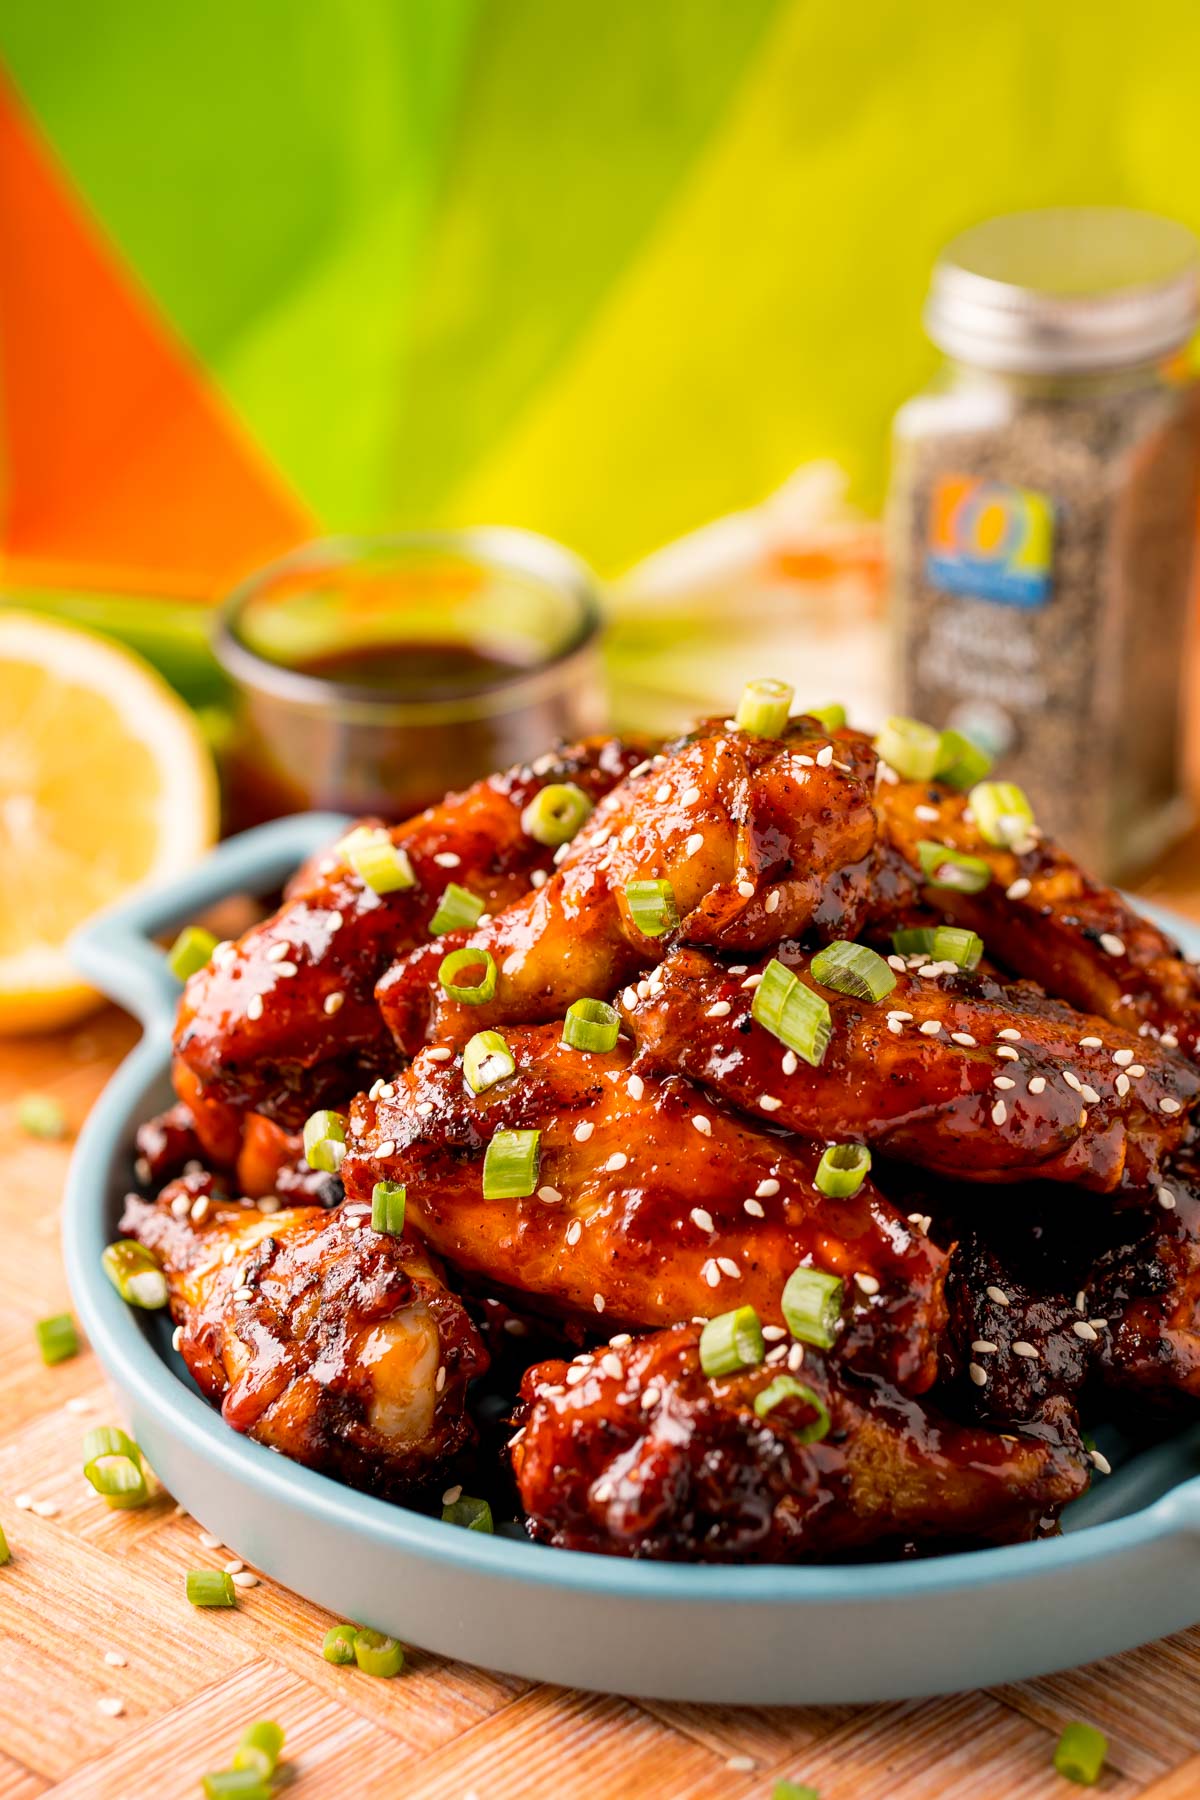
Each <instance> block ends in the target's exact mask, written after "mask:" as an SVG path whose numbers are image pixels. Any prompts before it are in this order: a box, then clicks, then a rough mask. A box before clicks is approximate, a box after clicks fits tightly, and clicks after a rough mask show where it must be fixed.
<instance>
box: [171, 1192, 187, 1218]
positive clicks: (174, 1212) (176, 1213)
mask: <svg viewBox="0 0 1200 1800" xmlns="http://www.w3.org/2000/svg"><path fill="white" fill-rule="evenodd" d="M191 1204H192V1203H191V1201H190V1200H189V1199H188V1197H187V1195H186V1194H176V1196H175V1198H174V1199H173V1200H172V1202H171V1216H172V1217H173V1218H176V1219H186V1218H187V1216H188V1209H189V1208H190V1206H191Z"/></svg>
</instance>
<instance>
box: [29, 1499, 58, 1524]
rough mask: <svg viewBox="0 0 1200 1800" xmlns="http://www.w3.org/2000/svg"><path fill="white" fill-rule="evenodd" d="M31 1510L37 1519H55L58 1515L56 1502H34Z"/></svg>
mask: <svg viewBox="0 0 1200 1800" xmlns="http://www.w3.org/2000/svg"><path fill="white" fill-rule="evenodd" d="M32 1510H33V1511H34V1512H35V1513H36V1514H37V1516H38V1518H39V1519H57V1517H58V1514H59V1506H58V1502H57V1500H35V1501H34V1503H33V1508H32Z"/></svg>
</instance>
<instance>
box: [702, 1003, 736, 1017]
mask: <svg viewBox="0 0 1200 1800" xmlns="http://www.w3.org/2000/svg"><path fill="white" fill-rule="evenodd" d="M732 1011H733V1008H732V1007H731V1006H730V1004H729V1002H728V1000H714V1001H713V1003H712V1005H711V1006H710V1007H709V1009H708V1011H707V1012H706V1013H705V1015H704V1016H705V1018H706V1019H723V1018H724V1017H725V1016H726V1014H727V1013H730V1012H732Z"/></svg>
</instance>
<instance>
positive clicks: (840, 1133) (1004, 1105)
mask: <svg viewBox="0 0 1200 1800" xmlns="http://www.w3.org/2000/svg"><path fill="white" fill-rule="evenodd" d="M779 955H780V960H782V961H783V962H785V963H786V965H787V966H788V967H789V968H790V969H793V970H794V971H795V972H796V974H797V975H798V976H799V978H800V979H801V981H803V982H804V983H805V985H807V986H808V987H810V988H812V989H814V990H815V991H817V992H819V993H820V994H821V995H822V997H823V998H824V999H825V1000H826V1001H827V1002H828V1004H829V1007H830V1011H831V1013H832V1018H833V1031H832V1036H831V1038H830V1042H829V1047H828V1049H827V1051H826V1053H825V1057H824V1060H823V1062H822V1063H821V1065H820V1067H819V1068H813V1067H811V1066H810V1065H809V1064H808V1063H807V1062H803V1061H800V1060H799V1059H798V1058H797V1057H796V1056H795V1055H790V1054H787V1053H785V1051H784V1049H783V1047H782V1046H781V1044H780V1043H779V1041H778V1039H777V1038H775V1037H774V1036H772V1034H771V1033H770V1032H769V1031H767V1030H766V1029H765V1027H763V1026H762V1025H759V1024H758V1023H757V1022H756V1021H754V1020H753V1019H752V1017H751V1006H752V1001H753V994H752V988H753V986H754V985H755V976H754V975H753V974H750V975H748V974H747V973H746V967H745V965H736V964H735V965H733V966H732V967H727V966H725V965H724V964H722V963H720V962H719V961H718V960H717V959H716V958H715V957H712V956H709V955H706V954H705V953H704V952H702V951H698V950H678V951H676V953H675V954H674V955H673V956H672V957H670V958H669V960H668V961H667V962H665V963H663V964H662V965H661V966H660V967H659V969H658V970H657V971H656V972H655V975H654V977H653V979H652V980H650V981H649V982H648V983H645V984H643V986H642V987H641V988H638V989H633V988H627V989H626V990H625V993H624V995H623V996H622V1006H623V1009H624V1013H625V1017H626V1020H627V1022H628V1024H629V1025H630V1027H631V1029H632V1031H633V1032H634V1035H635V1037H636V1038H637V1042H638V1049H639V1058H638V1068H639V1069H640V1070H646V1071H649V1072H653V1073H661V1072H663V1071H665V1070H670V1069H677V1070H681V1071H682V1072H683V1073H684V1074H687V1075H689V1076H691V1077H692V1079H693V1080H695V1081H699V1082H702V1083H703V1084H704V1085H705V1086H707V1087H709V1088H711V1089H712V1090H713V1091H714V1092H716V1093H719V1094H721V1095H722V1096H723V1097H724V1098H725V1099H727V1100H729V1101H730V1102H731V1103H732V1104H734V1105H737V1106H741V1107H743V1108H745V1110H746V1111H747V1112H751V1113H760V1114H762V1115H765V1116H766V1117H767V1118H769V1119H772V1120H774V1121H775V1122H776V1123H778V1124H780V1125H785V1126H788V1127H789V1128H790V1129H791V1130H793V1131H797V1132H801V1133H803V1134H804V1135H805V1136H807V1137H810V1138H815V1139H820V1140H829V1139H851V1140H855V1141H859V1142H866V1143H868V1144H871V1145H874V1146H877V1147H879V1148H880V1149H883V1150H886V1151H887V1152H888V1153H889V1154H891V1155H893V1156H896V1157H900V1158H902V1159H903V1160H905V1161H911V1162H916V1163H919V1164H921V1165H922V1166H923V1167H925V1168H928V1169H932V1170H937V1171H942V1172H944V1173H947V1174H952V1175H959V1176H962V1177H964V1178H965V1179H967V1180H970V1181H1013V1180H1015V1179H1017V1178H1018V1177H1020V1176H1022V1175H1028V1176H1036V1177H1042V1178H1046V1179H1051V1180H1055V1181H1065V1182H1073V1183H1077V1184H1078V1185H1080V1186H1083V1187H1087V1188H1093V1189H1097V1190H1101V1191H1106V1190H1109V1189H1112V1188H1115V1187H1116V1186H1117V1185H1118V1184H1119V1183H1120V1182H1122V1181H1127V1182H1132V1183H1143V1184H1144V1183H1147V1182H1150V1181H1153V1180H1154V1178H1155V1171H1156V1169H1157V1167H1158V1165H1159V1163H1160V1161H1161V1160H1162V1159H1163V1158H1164V1157H1165V1156H1167V1155H1168V1154H1169V1153H1170V1152H1171V1151H1172V1150H1173V1149H1174V1148H1175V1147H1176V1146H1177V1145H1178V1144H1179V1143H1180V1141H1181V1140H1182V1139H1183V1137H1184V1136H1185V1134H1186V1133H1187V1132H1188V1131H1189V1130H1190V1125H1189V1120H1188V1109H1189V1107H1190V1106H1191V1105H1192V1103H1193V1101H1194V1099H1195V1097H1196V1094H1197V1092H1198V1091H1200V1078H1198V1077H1197V1074H1196V1071H1195V1070H1194V1069H1193V1068H1192V1067H1191V1066H1190V1065H1189V1064H1187V1063H1186V1062H1184V1061H1183V1060H1182V1059H1181V1058H1180V1057H1177V1056H1172V1055H1171V1054H1170V1053H1169V1052H1167V1051H1164V1050H1162V1049H1161V1048H1160V1047H1159V1046H1158V1045H1156V1044H1152V1043H1150V1042H1148V1041H1147V1040H1145V1039H1140V1038H1137V1037H1135V1036H1131V1035H1130V1034H1129V1033H1128V1032H1125V1031H1121V1030H1120V1029H1119V1028H1117V1027H1116V1026H1113V1025H1110V1024H1108V1023H1106V1022H1104V1021H1102V1020H1099V1019H1089V1018H1087V1017H1085V1016H1084V1015H1082V1014H1080V1013H1076V1012H1073V1011H1072V1010H1071V1008H1070V1007H1068V1006H1065V1005H1064V1004H1062V1003H1061V1002H1060V1001H1056V1000H1050V999H1047V998H1046V996H1045V995H1043V994H1042V993H1041V992H1040V991H1039V990H1038V989H1037V988H1035V987H1033V986H1032V985H1030V984H1028V983H1026V984H1017V985H1013V986H1008V987H1005V986H1003V985H1002V984H1001V983H999V982H997V981H995V980H993V979H992V978H990V977H988V976H983V975H980V974H978V973H977V972H976V973H974V974H967V973H964V972H962V971H957V970H956V971H955V972H954V974H953V975H948V974H944V973H940V974H933V975H922V974H919V973H918V972H916V971H910V970H905V971H903V972H898V973H897V975H896V986H895V988H894V989H893V991H892V992H891V993H890V994H889V995H888V996H887V997H886V998H885V999H884V1000H882V1001H879V1002H878V1003H876V1004H871V1003H870V1002H869V1001H862V1000H855V999H851V998H849V997H847V996H846V995H843V994H838V993H835V992H833V991H832V990H831V989H826V988H821V987H820V986H819V984H818V983H817V982H816V981H814V980H813V978H812V976H811V973H810V971H809V961H810V959H809V957H808V956H807V955H806V954H805V953H803V952H801V951H800V950H798V949H797V948H796V946H795V945H794V944H785V945H781V946H780V951H779ZM932 966H933V967H935V968H937V967H940V965H932ZM1135 1059H1138V1060H1135Z"/></svg>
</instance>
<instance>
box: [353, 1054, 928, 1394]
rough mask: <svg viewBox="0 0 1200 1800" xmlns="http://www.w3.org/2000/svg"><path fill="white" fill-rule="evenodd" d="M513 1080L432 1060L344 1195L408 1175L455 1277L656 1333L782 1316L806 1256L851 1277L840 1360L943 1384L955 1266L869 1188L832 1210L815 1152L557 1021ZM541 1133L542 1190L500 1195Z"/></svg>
mask: <svg viewBox="0 0 1200 1800" xmlns="http://www.w3.org/2000/svg"><path fill="white" fill-rule="evenodd" d="M505 1035H506V1042H507V1044H508V1048H509V1051H510V1054H511V1055H512V1057H513V1058H514V1061H515V1063H516V1069H515V1072H514V1073H513V1074H512V1075H511V1076H510V1077H509V1078H508V1079H507V1080H505V1081H502V1082H500V1083H498V1084H497V1085H496V1086H494V1087H492V1088H489V1089H488V1090H487V1091H486V1092H485V1093H483V1094H481V1095H479V1096H476V1095H474V1094H473V1093H472V1092H471V1090H470V1088H469V1087H468V1086H467V1084H466V1083H465V1081H464V1079H463V1073H462V1068H461V1064H460V1062H459V1061H458V1059H452V1058H451V1057H450V1055H449V1052H448V1051H447V1050H446V1048H445V1047H444V1046H443V1047H438V1048H434V1049H432V1050H426V1051H425V1052H423V1054H422V1055H421V1056H419V1057H418V1058H417V1059H416V1061H415V1062H414V1063H413V1064H412V1065H411V1066H410V1067H409V1068H408V1069H407V1070H406V1071H405V1072H404V1073H403V1074H402V1075H399V1076H396V1077H395V1078H394V1080H393V1081H391V1082H388V1083H386V1084H384V1085H383V1087H382V1089H379V1088H378V1087H377V1089H376V1091H375V1096H374V1097H371V1096H364V1097H360V1098H359V1099H358V1100H356V1101H355V1103H354V1108H353V1112H352V1122H351V1132H350V1142H351V1149H350V1151H349V1153H348V1155H347V1156H346V1159H345V1161H344V1163H343V1164H342V1179H343V1181H344V1182H345V1185H346V1192H347V1193H348V1194H350V1195H352V1196H357V1197H360V1198H366V1197H367V1196H369V1195H370V1193H371V1189H372V1187H373V1185H374V1183H375V1182H376V1181H380V1180H388V1181H394V1182H403V1183H405V1184H406V1186H407V1191H408V1217H409V1219H410V1220H411V1222H412V1223H413V1225H414V1226H415V1228H416V1229H417V1230H418V1231H419V1232H420V1233H421V1236H422V1237H423V1238H424V1240H425V1241H426V1243H428V1244H429V1245H430V1246H431V1247H432V1248H433V1249H434V1250H436V1251H437V1252H438V1254H439V1255H441V1256H444V1257H445V1259H446V1261H447V1262H448V1263H450V1264H451V1265H452V1266H453V1267H454V1268H455V1269H458V1270H462V1271H465V1272H468V1273H470V1274H472V1275H474V1276H477V1277H483V1278H486V1279H487V1280H488V1281H489V1282H496V1283H500V1284H501V1285H502V1286H504V1287H505V1288H507V1289H508V1290H510V1291H511V1292H515V1293H522V1294H526V1295H530V1296H533V1297H536V1298H537V1299H538V1300H539V1301H541V1302H542V1303H544V1304H545V1305H547V1306H548V1307H550V1308H551V1309H553V1310H560V1311H562V1310H565V1311H568V1312H571V1311H574V1312H575V1313H577V1314H579V1315H582V1316H584V1317H588V1318H591V1319H593V1320H594V1319H595V1316H596V1313H598V1312H601V1313H603V1315H604V1318H605V1321H606V1323H607V1322H609V1321H612V1320H617V1321H620V1322H621V1323H623V1324H628V1325H635V1326H641V1327H651V1326H657V1325H663V1324H673V1323H675V1321H677V1320H678V1319H681V1318H687V1317H691V1316H695V1315H700V1316H708V1315H709V1314H711V1313H717V1312H721V1311H723V1310H725V1309H726V1308H727V1307H730V1306H734V1305H752V1306H754V1307H756V1308H757V1309H758V1311H759V1313H760V1314H761V1316H762V1317H763V1318H764V1319H766V1320H768V1321H776V1322H778V1321H780V1320H781V1319H782V1317H783V1314H782V1312H781V1310H780V1299H781V1294H782V1290H783V1285H784V1283H785V1282H786V1280H787V1278H788V1276H789V1275H790V1274H791V1273H792V1271H793V1269H795V1268H797V1267H798V1266H799V1265H800V1264H815V1265H816V1266H818V1267H820V1268H822V1269H826V1270H828V1271H829V1272H830V1273H833V1274H836V1275H838V1276H840V1277H842V1278H843V1279H844V1281H845V1283H846V1290H845V1291H846V1301H845V1323H844V1327H843V1332H842V1337H841V1340H840V1342H839V1354H841V1355H844V1356H845V1357H846V1358H847V1359H848V1360H850V1361H851V1362H853V1363H854V1364H855V1365H856V1366H857V1365H862V1366H864V1367H866V1368H870V1369H877V1370H882V1371H885V1372H886V1373H887V1374H888V1375H889V1377H890V1378H891V1379H893V1380H894V1381H896V1382H897V1383H898V1384H899V1385H901V1386H903V1387H905V1388H909V1389H913V1390H918V1391H919V1390H920V1389H922V1388H924V1387H927V1386H928V1385H929V1383H930V1381H931V1380H932V1379H933V1376H934V1374H935V1372H936V1351H937V1343H938V1338H939V1334H940V1331H941V1328H942V1324H943V1322H944V1309H943V1304H942V1295H941V1284H942V1277H943V1272H944V1268H945V1261H946V1259H945V1255H944V1253H943V1252H942V1251H940V1250H937V1249H935V1247H934V1246H933V1244H932V1243H931V1242H930V1241H929V1239H928V1238H926V1237H922V1236H920V1235H919V1234H918V1233H917V1232H916V1231H915V1230H914V1228H913V1227H912V1226H911V1225H909V1224H908V1223H907V1222H906V1221H905V1220H904V1219H903V1218H902V1217H901V1215H900V1214H899V1213H897V1212H896V1211H895V1210H894V1208H892V1207H891V1206H889V1205H888V1203H887V1201H886V1200H885V1199H884V1198H883V1197H882V1195H881V1194H880V1193H879V1192H878V1190H877V1189H876V1188H874V1186H873V1185H872V1184H871V1183H870V1182H867V1183H865V1184H864V1186H863V1187H862V1188H861V1189H860V1190H859V1192H858V1193H857V1194H855V1195H854V1196H853V1197H852V1198H849V1199H843V1200H829V1199H827V1198H826V1197H825V1196H824V1195H822V1194H820V1193H818V1191H817V1190H816V1188H815V1187H814V1186H813V1183H812V1168H813V1158H812V1157H811V1156H810V1155H808V1154H804V1155H803V1156H797V1155H796V1154H795V1153H794V1152H793V1149H792V1147H791V1145H790V1144H789V1143H788V1142H787V1141H786V1140H781V1139H780V1138H779V1137H777V1136H775V1135H773V1134H770V1133H768V1132H766V1131H764V1130H762V1129H759V1128H756V1127H755V1126H754V1125H752V1124H751V1123H750V1122H749V1121H748V1120H743V1119H741V1118H739V1117H738V1115H737V1114H736V1113H732V1112H731V1111H730V1110H729V1109H728V1108H726V1107H724V1106H722V1105H721V1103H720V1102H719V1101H713V1100H712V1099H710V1098H708V1097H707V1096H705V1095H703V1094H701V1092H700V1091H699V1090H698V1089H697V1088H695V1087H693V1086H692V1084H691V1083H690V1082H688V1081H686V1080H683V1079H682V1078H681V1077H678V1076H675V1077H669V1078H668V1079H667V1080H665V1081H655V1080H654V1079H653V1078H647V1077H643V1076H641V1075H637V1074H634V1073H633V1072H632V1071H631V1069H630V1067H629V1059H630V1054H631V1048H630V1045H629V1043H628V1040H623V1041H622V1042H621V1043H619V1044H618V1046H617V1048H616V1049H615V1050H613V1051H611V1052H609V1053H607V1054H585V1053H582V1052H580V1051H578V1050H572V1049H570V1048H569V1047H568V1046H567V1045H565V1044H563V1043H562V1042H561V1037H560V1030H559V1027H557V1026H553V1025H544V1026H526V1027H523V1028H521V1029H519V1030H512V1029H510V1030H509V1031H508V1032H507V1033H506V1034H505ZM530 1129H532V1130H536V1131H539V1132H540V1134H541V1140H540V1152H541V1161H540V1169H539V1173H538V1183H537V1191H536V1192H535V1193H533V1194H531V1195H530V1196H529V1197H528V1198H526V1199H490V1200H489V1199H485V1198H484V1195H483V1186H482V1170H483V1160H484V1154H485V1151H486V1149H487V1146H488V1143H489V1141H490V1139H491V1138H492V1136H493V1134H494V1133H495V1132H496V1131H498V1130H510V1131H511V1130H530Z"/></svg>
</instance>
